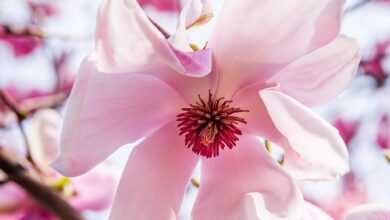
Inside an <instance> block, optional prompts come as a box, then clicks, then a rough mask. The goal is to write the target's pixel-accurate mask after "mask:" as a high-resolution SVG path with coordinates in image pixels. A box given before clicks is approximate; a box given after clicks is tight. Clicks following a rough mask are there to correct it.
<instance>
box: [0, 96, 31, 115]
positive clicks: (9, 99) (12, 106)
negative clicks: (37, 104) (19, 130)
mask: <svg viewBox="0 0 390 220" xmlns="http://www.w3.org/2000/svg"><path fill="white" fill-rule="evenodd" d="M0 100H1V101H2V102H3V103H4V104H5V105H6V106H7V107H8V108H9V109H10V110H11V111H12V112H13V113H15V115H16V116H17V118H18V121H23V119H25V118H26V116H27V113H26V112H23V111H22V110H21V109H20V108H19V107H18V104H17V103H16V101H15V100H14V99H13V98H12V97H11V96H10V95H9V94H8V93H7V92H6V91H4V90H0Z"/></svg>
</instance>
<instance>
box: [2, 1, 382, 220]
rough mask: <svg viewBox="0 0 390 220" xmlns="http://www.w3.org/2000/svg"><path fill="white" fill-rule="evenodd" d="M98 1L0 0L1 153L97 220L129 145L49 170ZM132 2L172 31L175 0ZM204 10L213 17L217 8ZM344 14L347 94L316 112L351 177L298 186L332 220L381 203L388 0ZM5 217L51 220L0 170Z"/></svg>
mask: <svg viewBox="0 0 390 220" xmlns="http://www.w3.org/2000/svg"><path fill="white" fill-rule="evenodd" d="M99 2H100V1H98V0H66V1H65V0H64V1H50V0H1V1H0V91H1V97H2V98H1V99H0V150H1V152H3V153H5V154H7V155H9V156H10V157H11V158H13V159H14V160H16V161H18V163H20V164H21V165H23V166H24V167H26V168H27V169H28V172H31V173H32V176H34V178H35V179H36V180H37V181H39V182H41V183H43V184H45V185H47V186H48V187H49V188H51V189H54V190H55V191H56V192H57V193H58V194H59V195H60V196H61V197H62V198H64V199H65V200H66V201H67V202H68V203H69V204H71V205H72V206H73V207H74V208H75V209H77V210H79V211H81V212H82V213H83V214H84V215H85V216H86V218H88V219H93V220H98V219H105V218H106V213H107V209H109V207H110V204H111V199H112V196H113V194H114V191H115V185H116V180H117V178H118V177H119V175H120V173H121V170H122V168H123V166H124V163H125V158H126V157H127V155H128V153H129V151H130V150H131V148H127V149H126V148H122V149H120V150H119V151H118V152H117V153H116V154H115V155H113V156H112V157H110V158H109V159H108V160H107V161H106V162H105V163H104V164H103V165H101V166H99V167H97V168H96V169H94V170H93V171H91V172H90V173H88V174H86V175H85V176H81V177H77V178H74V179H68V178H66V177H62V176H60V175H59V174H57V173H56V172H55V171H54V170H52V169H51V168H50V166H49V164H50V162H51V161H52V160H53V159H54V158H55V157H56V155H57V154H58V132H59V129H60V123H61V112H62V110H63V106H64V103H65V101H66V97H67V96H68V94H69V92H70V90H71V88H72V85H73V82H74V79H75V75H76V72H77V68H78V66H79V64H80V62H81V60H82V58H83V57H84V56H86V55H87V54H88V52H89V51H90V50H91V48H92V46H93V33H94V29H95V18H96V14H97V9H98V6H99ZM139 2H140V4H141V5H142V6H143V7H144V8H145V10H146V11H147V13H148V15H149V16H150V17H152V18H153V20H155V21H156V22H157V23H158V24H159V25H160V26H162V27H164V28H165V29H166V30H168V31H173V30H174V28H175V26H176V22H177V16H178V12H179V11H180V10H181V7H182V5H183V2H182V1H180V0H139ZM213 3H214V4H213V8H214V9H215V10H216V11H218V8H219V5H220V3H219V1H214V2H213ZM346 9H347V10H346V14H345V16H344V22H343V27H342V32H343V33H344V34H346V35H348V36H351V37H353V38H355V39H357V41H358V43H359V45H360V47H361V51H362V54H363V59H362V62H361V65H360V68H359V72H358V74H357V75H356V77H355V79H354V80H353V82H352V84H351V85H350V86H349V88H348V89H347V90H346V91H345V92H344V93H343V94H342V95H341V96H340V97H339V98H338V99H336V100H334V101H333V102H332V103H330V104H329V105H326V106H324V107H322V108H318V109H316V110H317V111H318V112H320V113H321V114H322V115H323V116H324V117H325V118H326V119H327V120H329V121H330V122H332V123H333V125H334V126H335V127H336V128H337V129H339V131H340V133H341V135H342V137H343V139H344V141H345V142H346V143H347V145H348V148H349V151H350V163H351V172H350V173H348V174H347V175H346V176H344V177H342V178H340V179H339V180H338V181H330V182H309V183H302V184H301V186H302V188H303V190H304V192H305V197H306V200H307V201H310V202H312V203H313V204H315V205H317V206H319V207H321V208H322V209H323V210H325V211H326V212H327V213H328V214H329V215H331V216H332V217H334V218H335V219H336V220H339V219H343V217H344V215H345V214H346V212H347V210H348V209H350V208H352V207H355V206H357V205H359V204H362V203H369V202H375V203H384V204H388V205H389V206H390V196H389V195H390V188H389V187H388V186H389V185H390V178H389V175H388V173H389V172H390V119H389V117H390V83H389V80H388V78H389V74H390V1H388V0H371V1H370V0H347V4H346ZM210 23H211V24H210V25H212V22H210ZM193 29H194V30H193V31H192V33H191V36H190V38H191V41H193V42H196V43H198V45H203V44H204V43H205V42H203V41H202V39H206V37H204V35H207V34H208V33H209V29H210V28H208V27H207V25H206V27H203V26H202V27H196V28H193ZM200 33H202V34H200ZM113 114H114V113H113ZM80 147H82V146H80ZM198 172H199V170H197V171H196V172H195V174H194V177H195V179H196V178H197V176H199V173H198ZM196 184H197V183H196V181H195V180H194V181H193V184H189V185H188V190H187V194H186V197H185V198H184V200H185V203H184V204H183V207H182V214H181V218H182V219H188V218H189V216H188V214H189V212H188V210H189V207H191V204H192V203H193V201H194V197H195V196H196V193H197V189H196V187H195V185H196ZM11 219H12V220H22V219H23V220H34V219H39V220H46V219H55V217H54V216H53V215H52V214H51V213H50V212H49V211H47V210H45V209H44V208H43V207H41V206H40V205H39V204H38V203H37V202H35V201H34V200H33V199H32V198H30V196H29V195H28V194H27V193H25V192H24V191H23V189H21V188H20V187H19V186H17V185H16V184H14V183H12V182H10V181H8V179H7V176H6V175H5V174H4V173H2V172H1V171H0V220H11Z"/></svg>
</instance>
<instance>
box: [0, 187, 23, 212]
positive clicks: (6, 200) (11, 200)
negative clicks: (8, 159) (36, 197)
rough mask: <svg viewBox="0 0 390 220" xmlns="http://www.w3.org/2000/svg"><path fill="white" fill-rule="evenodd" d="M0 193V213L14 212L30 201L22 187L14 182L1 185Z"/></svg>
mask: <svg viewBox="0 0 390 220" xmlns="http://www.w3.org/2000/svg"><path fill="white" fill-rule="evenodd" d="M0 195H1V196H0V213H5V212H14V211H15V210H17V209H21V208H23V207H24V206H26V204H28V203H29V202H30V199H29V198H28V195H27V194H26V193H25V192H24V191H23V189H21V188H20V187H19V186H18V185H16V184H14V183H7V184H3V185H1V186H0ZM0 216H1V214H0Z"/></svg>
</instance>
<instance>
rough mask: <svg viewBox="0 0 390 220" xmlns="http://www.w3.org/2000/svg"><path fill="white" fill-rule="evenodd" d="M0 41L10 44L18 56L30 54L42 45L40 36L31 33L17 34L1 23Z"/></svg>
mask: <svg viewBox="0 0 390 220" xmlns="http://www.w3.org/2000/svg"><path fill="white" fill-rule="evenodd" d="M0 42H4V43H6V44H8V45H9V46H10V47H11V49H12V51H13V53H14V55H15V56H16V57H21V56H25V55H28V54H30V53H32V52H33V51H34V50H35V49H36V48H38V47H39V46H41V45H42V40H41V39H40V38H38V37H35V36H30V35H15V34H13V33H11V32H10V31H9V30H8V29H7V27H6V26H4V25H1V24H0Z"/></svg>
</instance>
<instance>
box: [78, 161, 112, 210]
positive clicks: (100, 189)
mask: <svg viewBox="0 0 390 220" xmlns="http://www.w3.org/2000/svg"><path fill="white" fill-rule="evenodd" d="M72 183H73V185H74V189H75V190H76V193H77V194H76V196H75V197H74V198H72V199H71V200H70V203H71V204H72V206H73V207H75V208H77V209H78V210H101V209H105V208H108V207H109V206H110V204H111V202H112V199H113V196H114V193H115V178H114V176H113V175H112V174H111V173H110V171H109V170H108V169H102V168H100V169H96V170H92V171H91V172H88V173H86V174H85V175H82V176H79V177H76V178H73V179H72Z"/></svg>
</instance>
